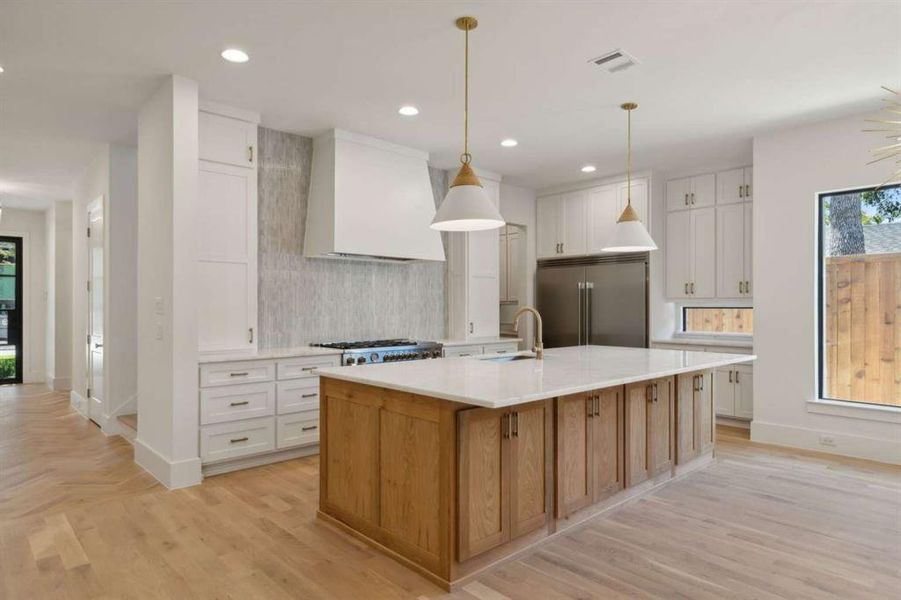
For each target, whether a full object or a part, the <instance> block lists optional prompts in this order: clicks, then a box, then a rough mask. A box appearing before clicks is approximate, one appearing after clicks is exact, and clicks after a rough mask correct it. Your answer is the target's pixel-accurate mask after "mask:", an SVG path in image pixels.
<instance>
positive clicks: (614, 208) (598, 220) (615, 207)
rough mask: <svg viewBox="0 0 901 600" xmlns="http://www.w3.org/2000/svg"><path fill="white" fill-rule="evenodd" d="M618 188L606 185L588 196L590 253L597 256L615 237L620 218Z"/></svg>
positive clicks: (592, 191)
mask: <svg viewBox="0 0 901 600" xmlns="http://www.w3.org/2000/svg"><path fill="white" fill-rule="evenodd" d="M619 210H620V209H619V198H618V193H617V186H615V185H605V186H603V187H599V188H595V189H593V190H591V191H590V192H589V194H588V252H590V253H592V254H596V253H598V252H600V251H601V250H603V249H604V246H605V245H606V244H607V242H608V241H609V240H610V237H611V236H612V235H613V229H614V227H615V226H616V220H617V219H618V218H619V212H618V211H619Z"/></svg>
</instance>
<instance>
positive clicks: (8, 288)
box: [0, 236, 24, 384]
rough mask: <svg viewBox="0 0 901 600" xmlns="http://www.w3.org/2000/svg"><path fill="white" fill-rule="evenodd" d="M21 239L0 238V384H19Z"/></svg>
mask: <svg viewBox="0 0 901 600" xmlns="http://www.w3.org/2000/svg"><path fill="white" fill-rule="evenodd" d="M23 308H24V307H23V304H22V238H19V237H9V236H0V384H5V383H22V356H23V354H22V309H23Z"/></svg>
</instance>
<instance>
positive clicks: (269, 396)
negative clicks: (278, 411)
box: [200, 383, 275, 425]
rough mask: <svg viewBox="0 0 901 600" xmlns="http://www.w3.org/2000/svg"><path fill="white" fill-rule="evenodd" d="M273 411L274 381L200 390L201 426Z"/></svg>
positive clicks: (272, 412)
mask: <svg viewBox="0 0 901 600" xmlns="http://www.w3.org/2000/svg"><path fill="white" fill-rule="evenodd" d="M274 414H275V384H274V383H247V384H244V385H230V386H228V387H218V388H208V389H202V390H200V424H201V425H210V424H212V423H225V422H228V421H238V420H240V419H250V418H253V417H265V416H270V415H274Z"/></svg>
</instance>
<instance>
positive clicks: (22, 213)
mask: <svg viewBox="0 0 901 600" xmlns="http://www.w3.org/2000/svg"><path fill="white" fill-rule="evenodd" d="M44 230H45V217H44V212H43V211H37V210H22V209H15V208H4V209H3V215H2V217H0V235H8V236H13V237H21V238H22V255H23V256H22V261H23V266H22V286H23V287H22V301H23V303H24V306H23V307H22V329H23V332H22V344H23V346H24V348H23V353H22V380H23V381H24V382H25V383H38V382H42V381H44V380H45V379H46V371H47V364H46V355H45V346H46V341H47V338H46V334H45V331H46V327H45V325H46V319H47V297H46V290H47V259H46V252H47V245H46V242H45V232H44Z"/></svg>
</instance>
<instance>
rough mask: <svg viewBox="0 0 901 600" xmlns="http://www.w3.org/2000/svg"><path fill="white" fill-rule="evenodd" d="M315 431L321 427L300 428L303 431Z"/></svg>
mask: <svg viewBox="0 0 901 600" xmlns="http://www.w3.org/2000/svg"><path fill="white" fill-rule="evenodd" d="M314 429H319V425H307V426H306V427H301V428H300V430H301V431H313V430H314Z"/></svg>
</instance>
